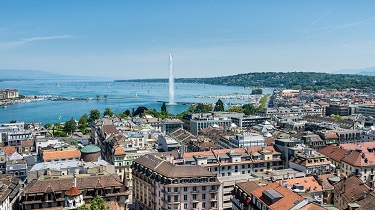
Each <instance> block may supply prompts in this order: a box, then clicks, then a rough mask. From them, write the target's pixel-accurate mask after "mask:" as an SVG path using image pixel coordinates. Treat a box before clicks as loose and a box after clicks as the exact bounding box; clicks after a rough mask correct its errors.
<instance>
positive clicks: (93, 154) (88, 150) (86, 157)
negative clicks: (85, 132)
mask: <svg viewBox="0 0 375 210" xmlns="http://www.w3.org/2000/svg"><path fill="white" fill-rule="evenodd" d="M100 159H102V157H101V152H100V148H99V147H97V146H95V145H93V144H90V145H87V146H85V147H83V148H82V149H81V160H83V161H85V162H97V161H98V160H100Z"/></svg>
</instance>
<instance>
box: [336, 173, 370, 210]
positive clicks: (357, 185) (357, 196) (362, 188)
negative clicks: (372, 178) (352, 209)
mask: <svg viewBox="0 0 375 210" xmlns="http://www.w3.org/2000/svg"><path fill="white" fill-rule="evenodd" d="M334 187H335V189H336V190H337V191H338V193H339V194H340V196H341V197H343V198H344V199H345V201H346V202H347V203H353V202H355V201H358V200H361V199H362V198H363V197H364V193H366V194H368V193H369V192H370V187H369V186H368V185H367V184H364V183H363V182H362V181H361V180H360V179H359V178H358V177H357V176H351V177H349V178H347V179H344V180H342V181H340V182H338V183H336V184H335V185H334Z"/></svg>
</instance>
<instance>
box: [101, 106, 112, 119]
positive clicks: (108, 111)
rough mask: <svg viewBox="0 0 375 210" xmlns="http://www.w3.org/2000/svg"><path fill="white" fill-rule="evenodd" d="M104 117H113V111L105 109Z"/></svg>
mask: <svg viewBox="0 0 375 210" xmlns="http://www.w3.org/2000/svg"><path fill="white" fill-rule="evenodd" d="M104 116H110V117H112V116H113V112H112V110H111V109H110V108H105V109H104V112H103V117H104Z"/></svg>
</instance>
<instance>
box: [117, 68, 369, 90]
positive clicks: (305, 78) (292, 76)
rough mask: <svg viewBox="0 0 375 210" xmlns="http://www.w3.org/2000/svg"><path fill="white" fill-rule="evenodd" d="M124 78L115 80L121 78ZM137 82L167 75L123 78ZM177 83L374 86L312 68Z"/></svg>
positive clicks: (364, 80)
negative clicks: (134, 78) (308, 70)
mask: <svg viewBox="0 0 375 210" xmlns="http://www.w3.org/2000/svg"><path fill="white" fill-rule="evenodd" d="M121 81H125V80H116V82H121ZM126 81H137V82H168V79H142V80H126ZM175 81H176V82H178V83H203V84H212V85H230V86H244V87H275V88H277V87H283V88H303V89H322V88H335V89H340V88H364V87H374V86H375V76H364V75H356V74H354V75H353V74H327V73H316V72H254V73H247V74H237V75H233V76H222V77H210V78H177V79H175Z"/></svg>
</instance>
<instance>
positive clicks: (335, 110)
mask: <svg viewBox="0 0 375 210" xmlns="http://www.w3.org/2000/svg"><path fill="white" fill-rule="evenodd" d="M332 114H333V115H340V116H348V115H350V114H351V113H350V109H349V106H346V105H339V104H330V105H329V106H328V107H326V116H330V115H332Z"/></svg>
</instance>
